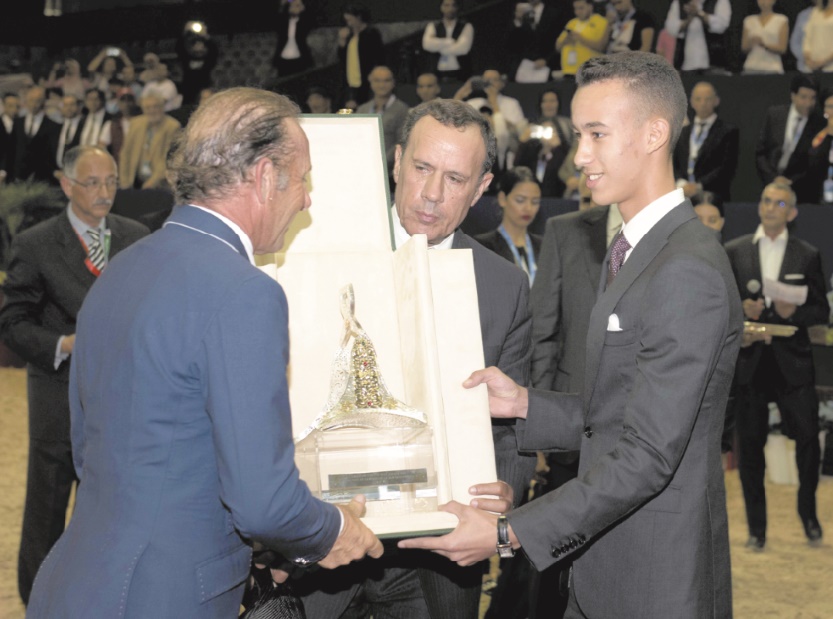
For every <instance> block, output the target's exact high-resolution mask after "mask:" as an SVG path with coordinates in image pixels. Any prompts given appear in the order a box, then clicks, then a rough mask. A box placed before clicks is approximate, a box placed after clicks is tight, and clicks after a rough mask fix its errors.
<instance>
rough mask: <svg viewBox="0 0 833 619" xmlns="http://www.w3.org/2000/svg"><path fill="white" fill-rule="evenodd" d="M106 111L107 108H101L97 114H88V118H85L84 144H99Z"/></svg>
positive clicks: (82, 136) (82, 131) (82, 135)
mask: <svg viewBox="0 0 833 619" xmlns="http://www.w3.org/2000/svg"><path fill="white" fill-rule="evenodd" d="M106 112H107V110H105V109H104V108H101V109H100V110H98V111H97V112H96V113H95V114H87V118H86V119H85V120H84V128H83V129H82V130H81V145H82V146H96V145H97V144H98V139H99V137H100V136H101V127H102V125H104V115H105V114H106Z"/></svg>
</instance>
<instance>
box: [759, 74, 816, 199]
mask: <svg viewBox="0 0 833 619" xmlns="http://www.w3.org/2000/svg"><path fill="white" fill-rule="evenodd" d="M818 92H819V85H818V82H817V81H816V80H815V79H813V78H812V77H810V76H808V75H802V74H799V75H796V76H795V77H793V79H792V81H791V82H790V101H791V103H790V104H789V105H775V106H772V107H770V108H769V109H768V110H767V113H766V117H765V118H764V125H763V127H761V134H760V136H759V137H758V145H757V147H756V149H755V165H756V166H757V168H758V176H759V177H760V178H761V181H762V182H763V184H764V185H769V184H770V183H772V182H778V183H782V184H787V185H790V187H792V190H793V191H794V192H795V194H796V197H797V199H798V203H799V204H803V203H805V202H812V201H813V199H814V198H815V195H816V192H815V189H814V187H813V186H812V182H811V180H810V178H809V177H808V156H809V152H810V146H811V144H812V141H813V138H814V137H815V136H816V134H817V133H818V132H819V131H821V129H822V128H823V127H824V125H825V122H824V119H823V118H822V117H821V115H820V114H818V113H817V112H816V111H815V108H816V97H817V96H818Z"/></svg>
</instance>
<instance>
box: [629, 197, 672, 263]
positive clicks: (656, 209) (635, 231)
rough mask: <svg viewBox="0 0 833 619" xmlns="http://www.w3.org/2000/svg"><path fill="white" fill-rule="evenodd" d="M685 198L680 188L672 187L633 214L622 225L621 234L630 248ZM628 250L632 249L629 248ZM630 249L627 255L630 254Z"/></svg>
mask: <svg viewBox="0 0 833 619" xmlns="http://www.w3.org/2000/svg"><path fill="white" fill-rule="evenodd" d="M683 200H685V194H683V190H682V189H674V190H673V191H670V192H669V193H667V194H665V195H664V196H660V197H659V198H657V199H656V200H654V201H653V202H651V203H650V204H649V205H648V206H646V207H645V208H643V209H642V210H641V211H639V212H638V213H637V214H636V215H634V216H633V217H632V218H631V220H630V221H629V222H627V223H625V224H624V225H623V226H622V234H624V235H625V238H626V239H627V240H628V243H629V244H630V246H631V248H634V247H636V245H637V243H639V241H641V240H642V237H643V236H645V235H646V234H648V232H650V230H651V228H653V227H654V226H655V225H656V224H657V222H659V220H660V219H662V218H663V217H665V216H666V215H667V214H668V213H669V212H671V210H672V209H673V208H674V207H675V206H677V205H679V204H680V203H682V201H683ZM630 251H633V249H631V250H630ZM630 251H629V252H628V254H627V255H626V258H627V256H629V255H630Z"/></svg>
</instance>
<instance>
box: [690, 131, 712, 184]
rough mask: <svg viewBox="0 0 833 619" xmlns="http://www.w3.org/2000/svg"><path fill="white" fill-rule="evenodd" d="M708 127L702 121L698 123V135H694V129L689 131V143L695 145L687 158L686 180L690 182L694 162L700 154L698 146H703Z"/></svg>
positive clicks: (691, 180)
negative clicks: (700, 123)
mask: <svg viewBox="0 0 833 619" xmlns="http://www.w3.org/2000/svg"><path fill="white" fill-rule="evenodd" d="M710 128H711V127H709V126H708V125H707V124H706V123H703V124H702V125H700V134H699V135H695V133H694V131H692V132H691V143H692V145H693V146H694V147H695V148H692V149H691V151H690V156H689V158H688V180H689V182H691V183H693V182H694V164H695V163H697V157H698V156H699V155H700V147H701V146H703V142H705V141H706V138H707V137H708V136H709V129H710Z"/></svg>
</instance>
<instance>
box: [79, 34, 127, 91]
mask: <svg viewBox="0 0 833 619" xmlns="http://www.w3.org/2000/svg"><path fill="white" fill-rule="evenodd" d="M118 60H121V61H122V64H123V66H125V67H126V66H131V67H132V66H133V62H132V61H131V60H130V57H129V56H128V55H127V53H126V52H125V51H124V50H123V49H121V48H118V47H112V46H110V45H108V46H107V47H103V48H102V49H101V51H100V52H98V54H96V56H95V58H93V59H92V60H90V64H88V65H87V73H89V74H90V75H91V76H92V84H93V88H98V89H99V90H101V91H105V92H106V91H107V89H108V88H109V85H110V80H111V79H113V78H114V77H116V76H117V75H118V72H119V64H118Z"/></svg>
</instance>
